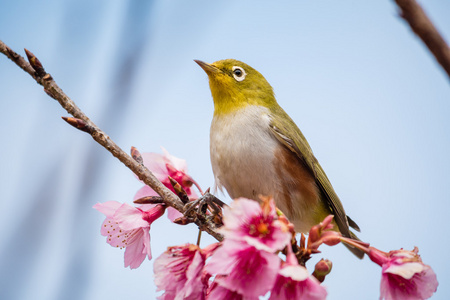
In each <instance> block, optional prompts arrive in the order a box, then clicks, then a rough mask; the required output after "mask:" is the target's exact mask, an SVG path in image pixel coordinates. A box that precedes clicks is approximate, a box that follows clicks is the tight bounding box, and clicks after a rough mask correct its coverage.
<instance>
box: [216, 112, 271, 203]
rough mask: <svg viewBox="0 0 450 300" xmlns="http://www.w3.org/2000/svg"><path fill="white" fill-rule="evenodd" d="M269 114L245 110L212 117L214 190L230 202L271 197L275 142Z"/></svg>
mask: <svg viewBox="0 0 450 300" xmlns="http://www.w3.org/2000/svg"><path fill="white" fill-rule="evenodd" d="M269 123H270V118H269V110H268V109H267V108H265V107H262V106H248V107H246V108H244V109H241V110H239V111H237V112H235V113H231V114H227V115H224V116H221V115H219V116H214V118H213V120H212V123H211V132H210V151H211V164H212V168H213V172H214V177H215V181H216V187H218V188H219V189H222V187H225V189H226V190H227V192H228V194H229V195H230V197H231V198H236V197H246V198H251V199H257V196H258V195H259V194H263V195H272V193H273V191H274V190H275V185H277V184H278V182H277V180H274V179H275V177H276V174H275V169H274V167H273V159H274V149H275V147H277V145H278V142H277V141H276V140H275V138H274V137H273V136H272V135H271V133H270V131H269Z"/></svg>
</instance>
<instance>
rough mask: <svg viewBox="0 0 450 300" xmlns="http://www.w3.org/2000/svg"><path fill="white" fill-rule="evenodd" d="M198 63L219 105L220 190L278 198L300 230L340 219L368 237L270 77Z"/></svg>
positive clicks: (226, 64) (227, 64)
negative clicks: (281, 102) (328, 219)
mask: <svg viewBox="0 0 450 300" xmlns="http://www.w3.org/2000/svg"><path fill="white" fill-rule="evenodd" d="M194 61H195V62H196V63H197V64H198V65H199V66H200V67H201V68H202V69H203V70H204V71H205V72H206V74H207V75H208V78H209V87H210V90H211V95H212V98H213V102H214V115H213V119H212V122H211V128H210V158H211V165H212V170H213V173H214V180H215V185H216V187H217V188H218V189H219V190H221V191H223V188H225V190H226V191H227V193H228V194H229V196H230V197H231V198H232V199H236V198H239V197H245V198H248V199H253V200H256V201H258V199H260V197H261V196H266V197H272V198H273V199H274V201H275V204H276V206H277V207H278V208H279V209H280V210H281V211H282V212H283V214H284V215H285V216H286V217H287V218H288V219H289V221H290V222H291V223H292V224H293V225H294V228H295V231H296V232H303V233H307V232H308V231H309V229H310V228H311V227H312V226H314V225H316V224H318V223H320V222H321V221H322V220H323V219H324V218H325V217H326V216H328V215H329V214H332V215H334V223H335V225H337V227H338V228H337V229H338V230H339V231H340V232H341V234H342V235H343V236H345V237H349V238H355V239H357V237H356V235H355V234H354V233H353V232H352V231H351V230H350V227H352V228H353V229H355V230H356V231H360V229H359V227H358V225H357V224H356V223H355V222H354V221H353V220H352V219H351V218H350V217H348V216H347V215H346V213H345V210H344V207H343V206H342V203H341V201H340V199H339V197H338V196H337V194H336V192H335V190H334V189H333V186H332V185H331V183H330V180H329V179H328V177H327V175H326V174H325V172H324V170H323V169H322V167H321V166H320V164H319V162H318V160H317V159H316V157H315V156H314V154H313V152H312V150H311V147H310V145H309V144H308V142H307V140H306V138H305V137H304V135H303V133H302V132H301V131H300V129H299V128H298V127H297V125H296V124H295V123H294V121H293V120H292V119H291V118H290V117H289V115H288V114H287V113H286V112H285V111H284V110H283V108H281V106H280V105H279V104H278V102H277V101H276V98H275V94H274V91H273V88H272V86H271V85H270V84H269V83H268V82H267V80H266V79H265V78H264V76H263V75H262V74H261V73H259V72H258V71H257V70H255V69H254V68H252V67H251V66H249V65H247V64H245V63H243V62H241V61H238V60H235V59H224V60H219V61H216V62H214V63H210V64H209V63H205V62H203V61H200V60H194ZM347 248H349V249H350V250H351V251H352V252H353V253H354V254H355V255H356V256H357V257H359V258H362V256H363V255H364V254H363V253H362V252H361V251H360V250H358V249H355V248H352V247H349V246H347Z"/></svg>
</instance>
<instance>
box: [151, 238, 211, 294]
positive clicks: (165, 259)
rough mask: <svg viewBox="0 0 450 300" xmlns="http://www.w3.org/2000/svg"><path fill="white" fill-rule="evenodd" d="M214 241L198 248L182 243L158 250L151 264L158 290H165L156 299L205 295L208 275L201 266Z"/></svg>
mask: <svg viewBox="0 0 450 300" xmlns="http://www.w3.org/2000/svg"><path fill="white" fill-rule="evenodd" d="M217 245H218V244H213V245H211V246H209V247H207V248H205V249H203V250H202V249H200V248H199V247H198V246H196V245H192V244H185V245H182V246H175V247H169V248H168V249H167V251H166V252H164V253H163V254H161V256H159V257H158V258H157V259H156V260H155V263H154V265H153V268H154V273H155V284H156V286H157V288H158V291H162V290H164V291H165V292H164V294H163V295H161V296H160V297H159V299H164V300H169V299H170V300H171V299H176V300H178V299H180V300H181V299H191V300H197V299H198V300H201V299H205V297H206V291H207V287H208V280H209V277H210V276H209V275H208V274H206V273H205V272H203V267H204V265H205V261H206V258H207V257H208V256H209V255H210V253H211V252H212V251H214V249H215V248H217Z"/></svg>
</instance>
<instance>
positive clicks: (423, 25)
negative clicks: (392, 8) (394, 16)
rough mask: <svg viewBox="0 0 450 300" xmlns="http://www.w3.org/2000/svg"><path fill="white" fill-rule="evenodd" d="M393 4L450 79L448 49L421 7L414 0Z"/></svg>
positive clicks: (400, 0)
mask: <svg viewBox="0 0 450 300" xmlns="http://www.w3.org/2000/svg"><path fill="white" fill-rule="evenodd" d="M395 2H396V3H397V5H398V6H399V7H400V9H401V14H400V15H401V17H402V18H403V19H405V20H406V21H407V22H408V23H409V26H411V29H412V30H413V31H414V33H415V34H417V36H419V37H420V38H421V39H422V41H423V42H424V43H425V45H426V46H427V47H428V49H429V50H430V51H431V53H433V55H434V57H436V60H437V61H438V62H439V64H440V65H441V66H442V67H443V68H444V70H445V71H446V72H447V75H448V76H449V77H450V48H449V47H448V45H447V43H446V42H445V40H444V38H443V37H442V36H441V35H440V34H439V32H438V30H437V29H436V27H434V25H433V23H432V22H431V21H430V19H429V18H428V17H427V15H426V14H425V12H424V11H423V9H422V7H421V6H420V5H419V4H418V3H417V2H416V1H415V0H395Z"/></svg>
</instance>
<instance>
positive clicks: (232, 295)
mask: <svg viewBox="0 0 450 300" xmlns="http://www.w3.org/2000/svg"><path fill="white" fill-rule="evenodd" d="M225 278H226V276H220V275H217V276H216V278H214V281H213V282H212V283H211V284H210V286H209V288H208V293H207V295H206V299H208V300H209V299H210V300H217V299H227V300H258V297H244V296H242V295H241V294H239V293H237V292H234V291H231V290H229V289H227V288H225V287H223V286H222V285H220V284H219V283H218V282H220V281H222V280H224V279H225Z"/></svg>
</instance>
